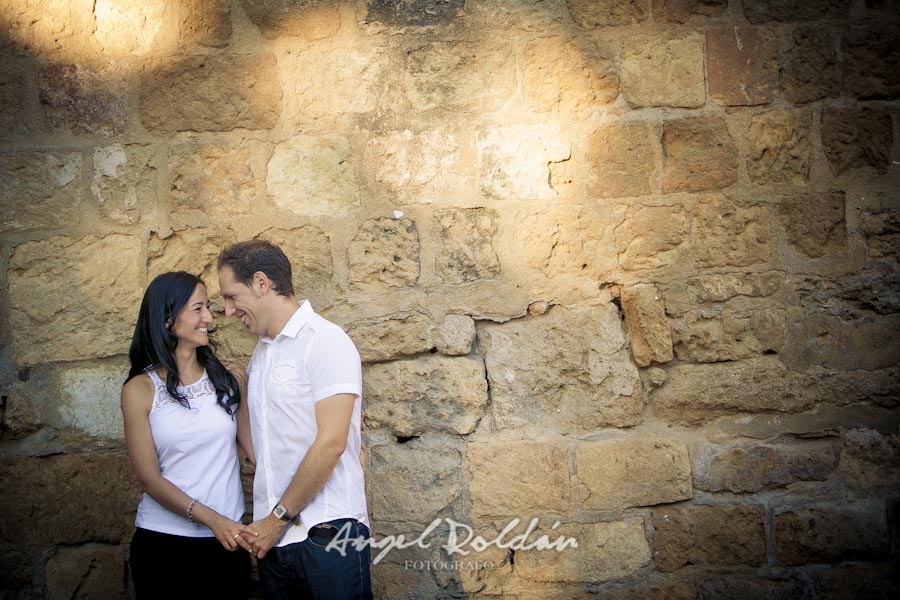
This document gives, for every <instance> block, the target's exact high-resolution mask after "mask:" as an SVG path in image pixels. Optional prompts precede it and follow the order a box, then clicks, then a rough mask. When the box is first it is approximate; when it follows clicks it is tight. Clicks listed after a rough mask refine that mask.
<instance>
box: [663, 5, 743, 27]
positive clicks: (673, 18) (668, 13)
mask: <svg viewBox="0 0 900 600" xmlns="http://www.w3.org/2000/svg"><path fill="white" fill-rule="evenodd" d="M727 6H728V0H653V1H652V7H653V16H654V18H656V19H659V20H665V21H668V22H671V23H687V22H689V21H691V20H692V19H693V20H700V19H704V18H707V19H709V18H720V17H721V16H722V14H723V13H724V12H725V9H726V8H727Z"/></svg>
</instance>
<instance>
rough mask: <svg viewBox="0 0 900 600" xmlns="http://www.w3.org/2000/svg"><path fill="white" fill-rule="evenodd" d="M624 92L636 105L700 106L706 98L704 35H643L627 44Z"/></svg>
mask: <svg viewBox="0 0 900 600" xmlns="http://www.w3.org/2000/svg"><path fill="white" fill-rule="evenodd" d="M620 69H621V74H620V78H621V86H622V95H623V96H624V97H625V100H627V101H628V103H629V104H631V105H632V106H672V107H682V108H699V107H701V106H703V103H704V102H705V101H706V86H705V83H704V79H705V78H704V74H703V36H702V35H700V34H699V33H688V34H686V35H683V36H681V37H674V36H654V37H648V36H641V37H636V38H635V39H634V40H633V41H629V42H627V43H626V44H625V48H624V50H623V51H622V59H621V66H620Z"/></svg>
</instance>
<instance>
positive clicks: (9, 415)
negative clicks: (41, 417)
mask: <svg viewBox="0 0 900 600" xmlns="http://www.w3.org/2000/svg"><path fill="white" fill-rule="evenodd" d="M39 427H40V423H39V421H38V420H37V417H36V415H35V410H34V406H33V405H32V403H31V402H29V401H28V400H27V399H26V398H25V397H23V395H22V394H20V393H18V392H15V391H10V393H9V394H8V395H7V397H6V404H5V405H4V410H3V431H4V432H5V433H6V434H7V435H8V436H9V437H10V438H11V439H19V438H22V437H25V436H27V435H29V434H31V433H34V432H35V431H37V430H38V428H39Z"/></svg>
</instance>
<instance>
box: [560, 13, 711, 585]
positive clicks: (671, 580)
mask: <svg viewBox="0 0 900 600" xmlns="http://www.w3.org/2000/svg"><path fill="white" fill-rule="evenodd" d="M713 1H715V0H713ZM640 579H641V582H640V583H635V582H634V581H630V580H628V579H625V580H624V581H623V582H621V583H618V584H611V585H607V586H604V587H603V592H602V594H603V598H604V600H658V599H660V598H665V599H666V600H697V598H698V596H697V590H696V589H695V587H694V584H693V582H691V581H690V580H688V581H684V580H681V579H678V578H675V577H665V576H662V575H660V574H656V575H642V576H641V577H640ZM576 598H577V599H578V600H590V595H589V594H581V595H579V596H576Z"/></svg>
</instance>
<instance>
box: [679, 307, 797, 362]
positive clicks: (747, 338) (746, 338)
mask: <svg viewBox="0 0 900 600" xmlns="http://www.w3.org/2000/svg"><path fill="white" fill-rule="evenodd" d="M784 321H785V317H784V311H783V310H780V309H774V310H773V309H772V307H768V306H766V305H765V304H757V306H756V307H755V308H743V309H738V310H730V309H722V310H715V309H699V310H691V311H688V312H687V313H685V314H684V315H682V316H680V317H678V318H676V319H674V320H672V321H671V327H672V343H673V346H674V349H675V355H676V356H677V357H678V358H679V360H682V361H685V362H720V361H723V360H738V359H741V358H750V357H753V356H759V355H760V354H765V353H773V352H777V351H780V350H781V348H782V346H783V345H784V331H785V325H784Z"/></svg>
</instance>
